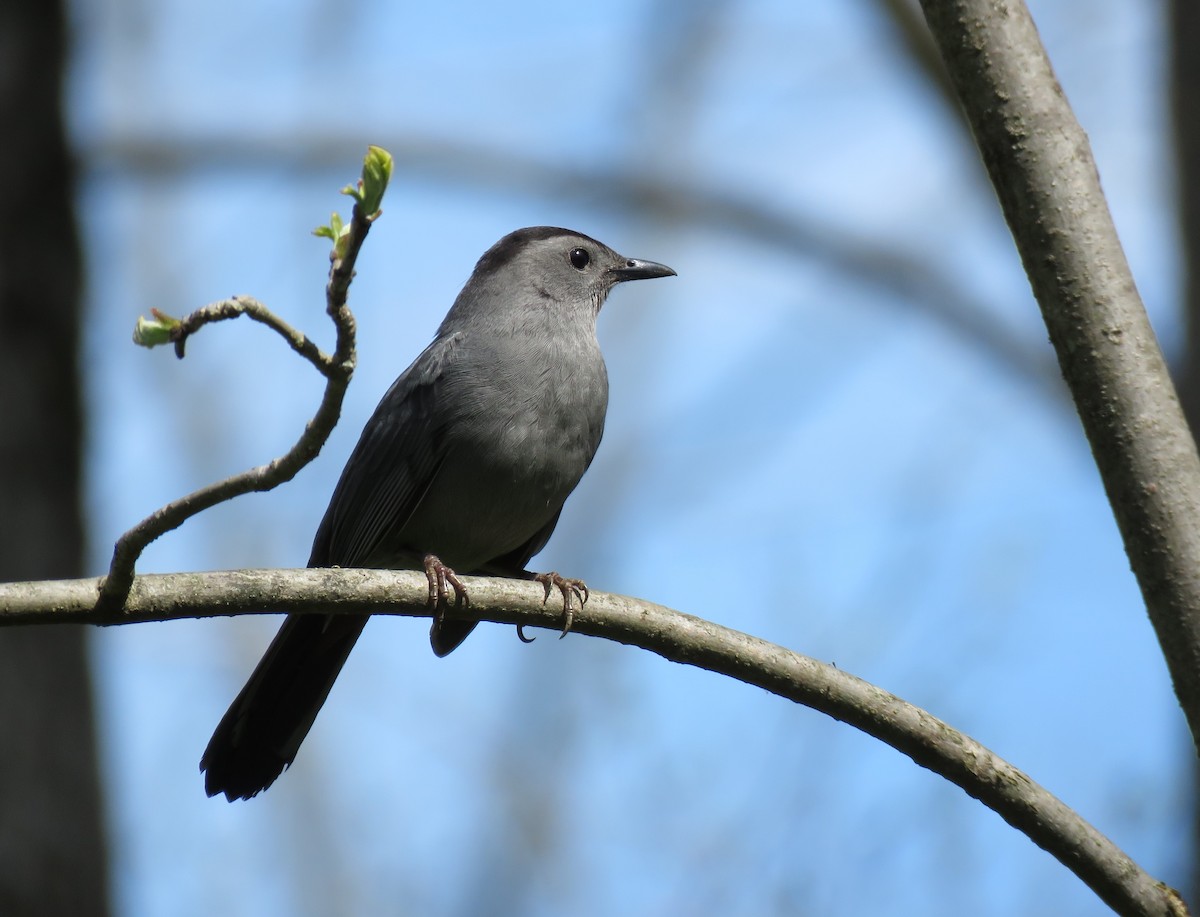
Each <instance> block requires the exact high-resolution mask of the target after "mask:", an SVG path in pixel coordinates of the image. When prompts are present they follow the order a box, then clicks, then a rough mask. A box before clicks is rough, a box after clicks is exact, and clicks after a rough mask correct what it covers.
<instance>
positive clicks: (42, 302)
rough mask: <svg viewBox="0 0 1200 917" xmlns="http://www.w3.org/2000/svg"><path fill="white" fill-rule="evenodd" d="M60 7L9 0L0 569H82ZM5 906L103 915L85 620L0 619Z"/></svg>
mask: <svg viewBox="0 0 1200 917" xmlns="http://www.w3.org/2000/svg"><path fill="white" fill-rule="evenodd" d="M65 44H66V22H65V11H64V9H63V7H62V5H61V4H60V3H56V2H48V3H6V4H3V5H2V7H0V122H2V123H3V124H4V142H3V143H0V520H3V525H0V580H25V579H43V578H56V577H73V576H79V575H81V573H82V561H83V556H82V555H83V524H82V519H81V509H80V489H81V488H80V464H81V462H80V456H81V452H82V439H83V430H82V416H81V408H80V391H79V376H78V365H77V361H78V343H79V325H80V304H79V293H80V291H79V286H80V273H81V269H80V253H79V245H78V239H77V237H76V227H75V220H74V213H73V211H72V189H73V182H72V180H71V179H72V175H71V172H72V168H71V162H70V154H69V152H68V150H67V142H66V136H65V132H64V127H63V120H62V110H61V99H60V96H61V92H62V82H63V81H62V76H63V67H64V61H65ZM0 736H3V741H2V742H0V914H3V915H5V917H23V915H27V914H28V915H33V914H36V915H39V917H48V915H71V917H88V915H104V914H107V913H108V890H107V862H106V860H107V857H106V850H105V838H104V831H103V827H102V806H101V801H100V785H99V779H98V774H97V756H96V742H95V732H94V727H93V719H92V694H91V678H90V673H89V667H88V658H87V648H86V631H85V630H84V629H82V628H77V627H46V628H27V629H21V628H6V629H5V630H3V631H0Z"/></svg>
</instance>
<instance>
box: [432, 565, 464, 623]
mask: <svg viewBox="0 0 1200 917" xmlns="http://www.w3.org/2000/svg"><path fill="white" fill-rule="evenodd" d="M424 566H425V576H426V578H427V579H428V580H429V607H430V608H436V609H437V611H438V619H439V620H440V619H441V618H443V617H445V614H446V606H447V605H448V604H449V602H448V601H447V589H446V587H447V586H449V587H450V588H451V589H453V590H454V607H455V608H461V607H463V606H467V605H470V604H471V597H470V596H469V595H467V587H466V586H464V585H463V584H462V581H461V580H460V579H459V578H458V577H457V576H455V574H454V571H453V570H451V569H450V568H449V567H447V566H446V565H445V564H444V563H442V562H441V561H440V560H438V558H437V556H436V555H434V554H426V555H425V560H424Z"/></svg>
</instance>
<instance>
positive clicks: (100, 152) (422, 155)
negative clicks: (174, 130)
mask: <svg viewBox="0 0 1200 917" xmlns="http://www.w3.org/2000/svg"><path fill="white" fill-rule="evenodd" d="M383 145H384V146H386V147H387V148H388V149H389V150H391V151H392V153H393V154H394V155H395V157H396V159H397V160H398V161H400V162H401V163H402V164H403V169H404V171H405V172H406V173H407V174H418V175H422V176H426V177H431V178H440V179H442V180H444V181H446V182H448V183H452V184H453V185H454V186H455V187H459V188H462V187H474V188H478V189H480V190H485V191H503V193H505V194H512V193H518V192H519V193H523V194H528V195H531V196H539V197H554V198H560V199H567V200H577V201H580V202H582V203H585V204H587V205H588V206H591V207H595V208H597V209H607V210H615V211H618V212H621V213H632V214H638V215H641V216H643V217H645V218H647V219H656V220H663V219H666V220H674V221H679V222H681V223H687V224H689V225H691V226H694V227H697V228H700V229H703V230H706V231H709V232H714V233H720V234H725V235H733V236H736V237H740V238H743V239H746V240H748V241H750V242H753V243H754V244H756V245H759V246H761V247H762V248H763V249H764V250H765V251H776V252H781V253H783V254H786V255H788V256H790V257H794V258H797V259H803V260H810V261H813V262H815V263H818V264H822V265H825V266H827V267H829V269H830V270H832V271H834V272H837V273H839V274H841V275H842V276H843V277H844V278H845V279H846V281H847V282H850V283H857V284H861V285H863V286H865V287H868V288H870V289H873V290H876V291H878V292H881V293H883V294H884V296H883V301H884V302H886V303H890V304H892V305H893V306H896V305H900V304H901V303H902V304H903V305H904V306H905V308H906V309H909V310H910V311H911V310H915V312H917V313H920V312H924V313H925V314H926V315H927V316H928V317H930V318H931V319H932V320H934V321H936V322H939V323H941V324H943V325H944V326H945V327H947V328H948V329H949V330H950V331H952V332H953V333H954V334H956V335H957V336H958V337H959V338H960V339H962V340H963V341H964V342H965V343H966V344H967V345H968V346H970V347H973V348H975V349H976V350H977V351H979V352H980V353H982V354H984V355H985V356H987V357H988V358H989V359H991V360H993V361H995V362H996V363H997V364H999V365H1001V366H1004V367H1007V368H1008V369H1010V370H1011V371H1012V372H1013V373H1014V374H1015V375H1016V376H1017V377H1018V378H1022V379H1029V380H1031V381H1033V383H1034V384H1035V385H1037V386H1038V387H1039V388H1040V389H1041V390H1042V391H1043V392H1044V393H1046V394H1047V395H1049V396H1050V400H1052V401H1061V400H1062V399H1061V394H1062V392H1063V387H1062V378H1061V374H1060V372H1059V370H1058V367H1057V366H1055V364H1054V361H1053V360H1052V359H1050V357H1049V355H1048V354H1045V353H1044V352H1043V351H1042V350H1041V349H1039V348H1035V347H1031V342H1030V340H1029V339H1028V338H1027V337H1025V336H1022V335H1019V334H1017V333H1015V332H1014V331H1013V330H1011V329H1010V328H1009V327H1007V326H1006V325H1005V324H1004V323H1003V322H1001V321H1000V320H998V319H997V318H996V317H995V312H996V310H995V308H994V307H993V306H991V305H989V304H988V303H985V302H981V301H979V299H978V298H977V297H976V296H975V295H974V294H973V293H972V292H971V291H970V290H968V289H967V288H965V287H964V286H962V285H961V284H960V283H959V282H958V281H957V280H956V279H955V278H954V277H953V276H952V275H951V274H949V273H947V272H946V271H945V270H943V269H942V266H941V265H938V264H936V263H931V262H930V261H929V260H928V259H924V258H920V257H917V256H916V255H913V254H911V253H908V252H905V251H903V250H901V249H898V248H895V247H893V246H889V245H887V244H884V243H882V242H880V241H879V240H877V239H871V238H865V237H860V236H855V235H853V234H850V233H847V232H844V231H841V230H839V229H838V228H836V227H832V226H830V225H828V223H827V222H826V221H824V220H821V219H817V218H809V217H805V216H804V215H803V214H799V213H797V212H796V208H795V206H794V205H792V204H790V203H789V205H788V207H787V209H785V208H783V207H782V206H776V205H773V204H770V203H767V202H765V201H760V200H755V199H753V198H751V197H749V196H747V195H744V194H740V193H738V192H735V191H721V190H719V188H720V185H719V183H716V182H708V181H704V180H702V179H700V178H696V179H693V180H689V181H680V180H678V179H676V178H673V177H670V176H665V175H657V174H647V173H639V172H633V171H630V170H626V169H618V170H612V169H607V168H603V167H599V166H597V167H584V168H576V167H569V166H563V165H562V164H561V162H558V161H549V160H541V159H537V158H534V157H529V156H524V155H521V154H520V153H514V152H509V151H505V150H500V149H497V148H495V147H490V146H483V145H472V144H471V143H469V142H460V141H456V140H446V139H439V138H436V137H414V136H413V135H411V134H406V135H404V136H402V137H396V138H393V139H391V140H390V141H388V142H385V143H384V144H383ZM348 154H349V147H348V145H347V143H346V142H345V141H344V140H342V139H340V138H336V137H324V138H322V137H316V136H314V137H308V136H306V137H305V138H303V140H301V139H300V138H293V137H290V136H277V137H249V138H248V137H244V136H240V135H239V136H230V137H212V138H210V139H208V140H207V142H205V141H204V140H199V141H195V142H193V141H192V140H189V141H188V142H187V143H186V144H184V143H175V142H172V141H170V140H166V141H163V140H160V139H159V138H157V137H137V138H121V137H118V138H115V139H112V140H110V141H108V142H105V143H103V144H101V145H99V146H98V147H95V148H93V149H91V150H89V151H88V157H87V160H86V161H87V163H88V164H90V165H91V166H92V167H93V169H95V170H97V171H98V172H100V173H103V172H104V171H107V170H117V171H120V172H125V171H131V172H134V173H136V174H138V175H139V176H142V177H143V178H145V177H158V178H171V177H174V176H182V175H197V174H204V173H206V172H213V171H223V170H234V171H237V170H256V171H257V170H261V171H263V172H271V173H274V172H276V171H277V170H280V169H292V170H296V171H304V170H309V171H321V172H325V171H328V170H330V169H331V168H333V167H334V165H335V164H336V163H338V162H344V161H345V160H346V157H347V155H348Z"/></svg>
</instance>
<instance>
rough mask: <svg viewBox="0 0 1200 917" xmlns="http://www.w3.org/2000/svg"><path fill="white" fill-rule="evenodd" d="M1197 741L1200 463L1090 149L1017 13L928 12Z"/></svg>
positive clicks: (1010, 2) (934, 8)
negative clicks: (1027, 277) (1039, 307)
mask: <svg viewBox="0 0 1200 917" xmlns="http://www.w3.org/2000/svg"><path fill="white" fill-rule="evenodd" d="M921 5H922V7H923V9H924V11H925V16H926V19H927V21H928V23H929V26H930V28H931V30H932V31H933V34H934V37H935V39H936V40H937V43H938V45H939V47H940V48H941V52H942V56H943V58H944V59H945V61H946V65H947V68H948V69H949V71H950V74H951V78H952V80H953V82H954V85H955V88H956V90H957V92H958V95H959V98H960V100H961V102H962V104H963V107H964V109H965V110H966V114H967V119H968V121H969V122H970V124H971V129H972V131H973V133H974V135H975V140H976V143H977V145H978V147H979V150H980V152H981V154H982V156H983V161H984V164H985V166H986V167H987V170H988V174H989V175H990V177H991V180H992V184H993V185H994V186H995V188H996V194H997V196H998V197H999V199H1000V204H1001V206H1002V207H1003V209H1004V215H1005V218H1006V219H1007V220H1008V225H1009V227H1010V229H1011V230H1012V234H1013V239H1014V240H1015V241H1016V244H1017V248H1018V250H1019V251H1020V254H1021V259H1022V261H1023V263H1024V266H1025V271H1026V273H1027V274H1028V275H1029V281H1030V284H1031V285H1032V287H1033V292H1034V295H1035V296H1036V297H1037V300H1038V303H1039V305H1040V306H1041V310H1042V315H1043V317H1044V319H1045V322H1046V327H1047V328H1048V329H1049V332H1050V340H1051V342H1052V343H1053V344H1054V348H1055V350H1056V351H1057V354H1058V360H1059V364H1060V365H1061V367H1062V371H1063V376H1064V377H1065V379H1066V381H1067V385H1068V387H1069V388H1070V390H1071V395H1072V397H1073V399H1074V401H1075V406H1076V410H1077V411H1078V412H1079V416H1080V419H1081V420H1082V422H1083V427H1084V430H1085V431H1086V433H1087V437H1088V440H1089V442H1090V444H1091V448H1092V453H1093V455H1094V456H1095V460H1096V464H1097V466H1098V467H1099V469H1100V474H1101V477H1102V478H1103V480H1104V486H1105V489H1106V490H1107V493H1108V499H1109V502H1110V503H1111V504H1112V507H1113V512H1114V513H1115V515H1116V519H1117V524H1118V526H1119V528H1120V530H1121V535H1122V537H1123V539H1124V542H1125V550H1126V552H1127V554H1128V555H1129V560H1130V564H1131V565H1132V567H1133V571H1134V573H1135V574H1136V576H1137V579H1138V584H1139V586H1140V587H1141V590H1142V596H1143V598H1144V599H1145V602H1146V607H1147V609H1148V611H1149V615H1150V620H1151V622H1152V623H1153V625H1154V628H1155V630H1156V632H1157V635H1158V639H1159V643H1160V645H1161V646H1162V649H1163V653H1164V655H1165V656H1166V660H1167V664H1168V667H1169V669H1170V672H1171V677H1172V679H1173V681H1174V684H1175V691H1176V694H1177V695H1178V697H1179V701H1180V704H1181V705H1182V706H1183V710H1184V713H1185V715H1186V716H1187V719H1188V724H1189V726H1190V728H1191V731H1192V736H1193V740H1194V741H1200V513H1198V512H1197V509H1198V508H1200V460H1198V459H1197V455H1196V447H1195V444H1194V442H1193V439H1192V436H1191V433H1190V431H1189V430H1188V427H1187V424H1186V422H1185V420H1184V417H1183V412H1182V411H1181V410H1180V406H1179V401H1178V398H1177V397H1176V394H1175V390H1174V388H1173V386H1172V384H1171V380H1170V378H1169V376H1168V374H1167V367H1166V363H1165V361H1164V359H1163V356H1162V353H1161V351H1160V350H1159V348H1158V343H1157V341H1156V340H1155V337H1154V332H1153V331H1152V329H1151V328H1150V323H1149V320H1148V319H1147V317H1146V313H1145V310H1144V309H1143V307H1142V303H1141V299H1140V297H1139V296H1138V292H1137V288H1136V287H1135V285H1134V281H1133V276H1132V274H1131V273H1130V270H1129V265H1128V263H1127V262H1126V260H1125V254H1124V252H1123V251H1122V249H1121V244H1120V241H1119V240H1118V238H1117V233H1116V229H1115V227H1114V226H1113V222H1112V217H1111V215H1110V214H1109V212H1108V207H1107V204H1106V203H1105V199H1104V194H1103V192H1102V191H1101V188H1100V178H1099V175H1098V173H1097V171H1096V166H1095V163H1094V161H1093V159H1092V154H1091V149H1090V147H1089V144H1088V139H1087V136H1086V134H1085V133H1084V132H1083V129H1082V128H1081V127H1080V126H1079V123H1078V122H1077V121H1076V120H1075V116H1074V114H1073V113H1072V111H1071V108H1070V105H1069V104H1068V102H1067V100H1066V98H1065V96H1064V95H1063V92H1062V88H1061V87H1060V86H1059V84H1058V81H1057V79H1056V78H1055V76H1054V73H1053V71H1052V69H1051V67H1050V61H1049V59H1048V58H1047V56H1046V52H1045V50H1044V48H1043V47H1042V44H1041V40H1040V39H1039V37H1038V34H1037V29H1036V28H1035V26H1034V24H1033V20H1032V19H1031V18H1030V15H1029V11H1028V10H1027V9H1026V7H1025V5H1024V3H1022V2H1020V0H922V4H921Z"/></svg>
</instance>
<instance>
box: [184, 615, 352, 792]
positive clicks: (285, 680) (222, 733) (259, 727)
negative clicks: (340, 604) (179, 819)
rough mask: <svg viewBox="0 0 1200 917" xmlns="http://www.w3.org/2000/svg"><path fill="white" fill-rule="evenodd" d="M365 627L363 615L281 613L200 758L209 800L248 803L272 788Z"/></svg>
mask: <svg viewBox="0 0 1200 917" xmlns="http://www.w3.org/2000/svg"><path fill="white" fill-rule="evenodd" d="M366 623H367V617H366V616H365V615H364V616H363V617H361V618H360V617H352V616H348V615H330V616H328V617H324V616H321V615H288V617H287V620H285V621H284V622H283V626H282V627H281V628H280V629H279V633H278V634H276V635H275V639H274V640H272V641H271V645H270V646H269V647H268V648H267V651H266V653H265V654H264V655H263V658H262V660H261V661H260V662H259V663H258V667H257V668H255V670H254V674H253V675H251V676H250V680H249V681H247V682H246V686H245V687H244V688H242V691H241V693H240V694H239V695H238V696H237V698H236V699H235V700H234V702H233V703H232V704H231V705H230V707H229V710H228V711H226V713H225V716H224V717H222V718H221V722H220V723H219V724H218V725H217V729H216V731H215V732H214V733H213V737H212V738H211V739H210V740H209V742H208V748H206V749H205V750H204V756H203V757H202V758H201V759H200V770H202V771H204V772H205V775H204V789H205V791H206V792H207V793H208V795H209V796H216V795H217V794H218V793H224V794H225V798H226V799H228V800H229V801H230V802H232V801H233V800H235V799H249V798H250V797H251V796H255V795H257V794H258V793H260V792H262V791H263V790H265V789H266V788H267V787H269V786H270V785H271V784H272V783H274V781H275V778H276V777H278V776H279V775H280V774H281V773H283V769H284V768H285V767H287V766H288V765H289V764H291V763H292V761H293V760H294V759H295V757H296V752H297V751H298V750H299V748H300V743H301V742H303V741H304V737H305V736H306V735H308V730H309V729H311V728H312V724H313V721H314V720H315V719H316V718H317V713H318V712H319V711H320V709H321V705H322V704H324V703H325V698H326V697H328V696H329V689H330V688H332V687H333V683H334V681H335V680H336V679H337V676H338V672H340V671H341V670H342V666H343V665H344V664H345V662H346V657H347V656H349V655H350V650H351V649H352V648H353V647H354V643H355V641H356V640H357V639H358V635H359V634H360V633H362V629H363V627H364V626H365V625H366Z"/></svg>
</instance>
